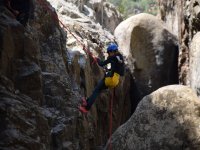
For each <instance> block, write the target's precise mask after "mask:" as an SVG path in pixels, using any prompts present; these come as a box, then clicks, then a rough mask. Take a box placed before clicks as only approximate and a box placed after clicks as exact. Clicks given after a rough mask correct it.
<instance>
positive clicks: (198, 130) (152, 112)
mask: <svg viewBox="0 0 200 150" xmlns="http://www.w3.org/2000/svg"><path fill="white" fill-rule="evenodd" d="M199 110H200V101H199V99H198V97H197V96H196V94H195V93H194V91H193V90H192V89H190V88H189V87H186V86H181V85H171V86H166V87H163V88H160V89H158V90H157V91H155V92H153V93H151V94H150V95H148V96H146V97H144V98H143V99H142V101H141V102H140V103H139V105H138V107H137V109H136V111H135V113H134V114H133V115H132V117H131V118H130V119H129V120H128V121H127V122H126V123H125V124H123V125H122V126H121V127H119V128H118V129H117V131H116V132H115V133H114V134H113V135H112V149H115V150H143V149H149V150H154V149H174V150H175V149H176V150H182V149H192V150H197V149H199V145H200V140H199V135H200V127H199V124H200V119H199ZM107 149H108V148H107Z"/></svg>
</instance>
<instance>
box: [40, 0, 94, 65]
mask: <svg viewBox="0 0 200 150" xmlns="http://www.w3.org/2000/svg"><path fill="white" fill-rule="evenodd" d="M38 3H39V4H40V5H41V6H42V7H43V8H44V9H45V10H46V11H47V12H49V14H50V15H51V17H52V18H53V19H54V20H56V21H58V22H59V23H60V24H61V25H62V26H63V28H64V29H66V30H67V31H68V32H69V33H70V34H71V35H72V36H73V37H74V38H75V39H76V41H77V42H78V43H79V44H80V45H81V46H83V50H84V51H85V53H86V54H88V55H89V56H91V57H92V59H93V62H92V63H97V59H96V58H95V57H94V56H93V54H92V53H91V52H90V51H89V50H88V49H87V48H86V47H85V44H84V43H82V42H81V40H79V39H78V38H77V37H76V36H75V35H74V34H73V33H72V31H71V30H70V29H69V27H68V26H66V25H65V24H64V23H63V22H62V21H61V20H60V19H59V18H58V16H57V14H56V13H55V12H54V11H52V10H51V8H49V7H48V4H47V2H46V1H45V0H38Z"/></svg>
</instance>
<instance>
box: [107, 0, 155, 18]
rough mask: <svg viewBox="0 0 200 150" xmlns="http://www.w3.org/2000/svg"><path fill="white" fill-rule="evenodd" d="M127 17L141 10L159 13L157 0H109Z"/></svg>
mask: <svg viewBox="0 0 200 150" xmlns="http://www.w3.org/2000/svg"><path fill="white" fill-rule="evenodd" d="M108 1H109V2H111V3H113V4H114V5H115V6H116V7H117V8H118V10H119V11H120V12H121V13H122V14H123V15H124V18H127V17H129V16H131V15H133V14H138V13H141V12H145V13H150V14H153V15H156V14H157V2H156V1H157V0H108Z"/></svg>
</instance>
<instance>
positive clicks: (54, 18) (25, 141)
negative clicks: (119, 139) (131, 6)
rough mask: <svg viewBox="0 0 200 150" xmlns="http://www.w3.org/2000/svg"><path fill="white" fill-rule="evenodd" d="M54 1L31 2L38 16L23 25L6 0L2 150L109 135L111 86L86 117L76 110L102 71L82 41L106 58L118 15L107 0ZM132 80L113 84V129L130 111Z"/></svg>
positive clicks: (98, 140) (71, 145)
mask: <svg viewBox="0 0 200 150" xmlns="http://www.w3.org/2000/svg"><path fill="white" fill-rule="evenodd" d="M49 2H50V3H49ZM49 2H47V1H45V0H44V1H41V0H37V1H34V0H33V1H31V3H32V4H33V6H32V12H29V13H31V14H32V15H33V16H34V17H33V18H32V17H30V18H29V21H28V23H27V24H26V25H25V26H23V25H22V24H21V22H19V20H17V19H16V18H15V15H14V14H13V12H12V11H11V10H12V9H10V8H9V7H8V6H7V5H5V3H3V1H1V6H0V11H1V14H0V37H1V38H0V43H1V44H0V46H1V49H0V76H1V78H0V79H1V80H0V81H1V82H0V85H1V86H0V87H1V88H0V93H1V94H0V95H1V97H0V99H1V100H0V112H1V123H0V124H1V125H0V130H1V133H0V137H1V138H0V149H10V150H11V149H13V150H14V149H34V150H35V149H92V148H95V147H97V146H98V145H100V146H101V145H103V144H105V142H106V140H107V139H108V133H109V129H108V126H109V125H108V124H109V115H108V106H109V99H110V98H109V96H110V95H111V91H110V90H107V91H105V92H104V93H103V94H102V95H101V97H100V98H99V99H98V101H97V102H96V106H94V107H93V108H92V110H91V112H90V113H89V114H88V115H87V116H83V115H82V114H81V113H80V112H79V111H78V109H77V108H78V105H79V103H80V101H81V97H83V96H89V95H90V94H91V92H92V90H93V88H94V86H95V85H96V83H97V82H98V80H99V79H101V78H102V77H103V74H104V73H103V71H102V69H100V68H99V67H98V66H97V65H96V64H92V61H93V60H92V58H91V57H89V56H88V55H87V54H86V53H85V52H84V51H83V47H82V44H81V43H84V44H85V45H86V46H87V49H88V50H89V51H91V53H93V54H94V56H98V57H101V58H104V54H103V53H104V50H103V49H102V47H104V46H105V45H106V44H107V42H110V41H113V35H112V34H111V33H110V32H109V31H108V30H106V29H105V30H104V29H103V28H102V26H103V27H105V28H107V29H110V30H111V32H112V31H113V29H114V28H115V27H116V25H117V23H118V22H120V20H121V17H120V15H119V13H118V12H117V11H116V10H115V9H114V7H113V6H112V5H110V4H109V3H106V2H103V1H90V2H88V1H87V2H86V1H49ZM54 7H55V8H54ZM56 11H57V12H58V15H57V13H56ZM99 13H101V14H102V16H99V15H98V14H99ZM97 16H98V17H97ZM58 18H59V19H60V20H61V21H62V23H63V25H64V26H65V27H66V26H67V29H68V31H66V28H64V27H63V26H61V25H60V24H59V21H58ZM104 19H105V20H104ZM60 23H61V22H60ZM100 24H102V26H101V25H100ZM69 31H70V32H69ZM72 34H73V35H74V36H75V37H76V38H78V40H77V39H75V38H74V36H72ZM78 41H79V42H78ZM128 79H129V75H127V76H126V77H124V78H123V79H122V82H121V83H122V84H121V85H120V87H118V88H117V89H116V98H115V104H114V108H113V109H114V111H113V115H114V116H113V119H114V120H113V127H114V129H115V128H116V127H118V126H119V125H120V124H122V123H123V122H124V121H125V120H127V119H128V117H129V116H130V108H129V106H130V105H129V103H130V100H129V86H127V85H125V83H126V82H127V81H126V80H128ZM122 88H123V89H125V90H126V89H127V90H126V91H125V92H123V93H120V92H119V91H120V90H121V89H122ZM122 99H124V100H122ZM125 99H126V101H125ZM118 110H121V111H123V110H124V113H123V114H121V113H119V111H118ZM116 116H117V117H116Z"/></svg>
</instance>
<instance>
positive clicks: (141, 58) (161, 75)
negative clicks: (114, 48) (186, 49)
mask: <svg viewBox="0 0 200 150" xmlns="http://www.w3.org/2000/svg"><path fill="white" fill-rule="evenodd" d="M115 37H116V40H117V42H118V44H119V47H120V50H121V52H122V53H123V54H124V55H125V57H126V58H127V59H128V62H129V69H130V70H131V71H132V72H133V75H134V77H135V82H134V85H135V87H134V90H136V89H137V90H138V92H137V95H139V96H137V97H139V98H138V99H140V98H142V97H143V96H145V95H147V94H149V93H151V92H152V91H154V90H156V89H158V88H160V87H162V86H164V85H169V84H174V83H178V41H177V38H176V36H174V35H173V34H172V33H170V32H169V31H168V30H167V28H166V27H165V26H164V23H163V22H162V21H161V20H159V19H157V18H156V17H155V16H153V15H150V14H145V13H142V14H138V15H135V16H132V17H130V18H128V19H127V20H125V21H123V22H121V23H120V24H119V25H118V26H117V28H116V29H115ZM134 97H136V96H134Z"/></svg>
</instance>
